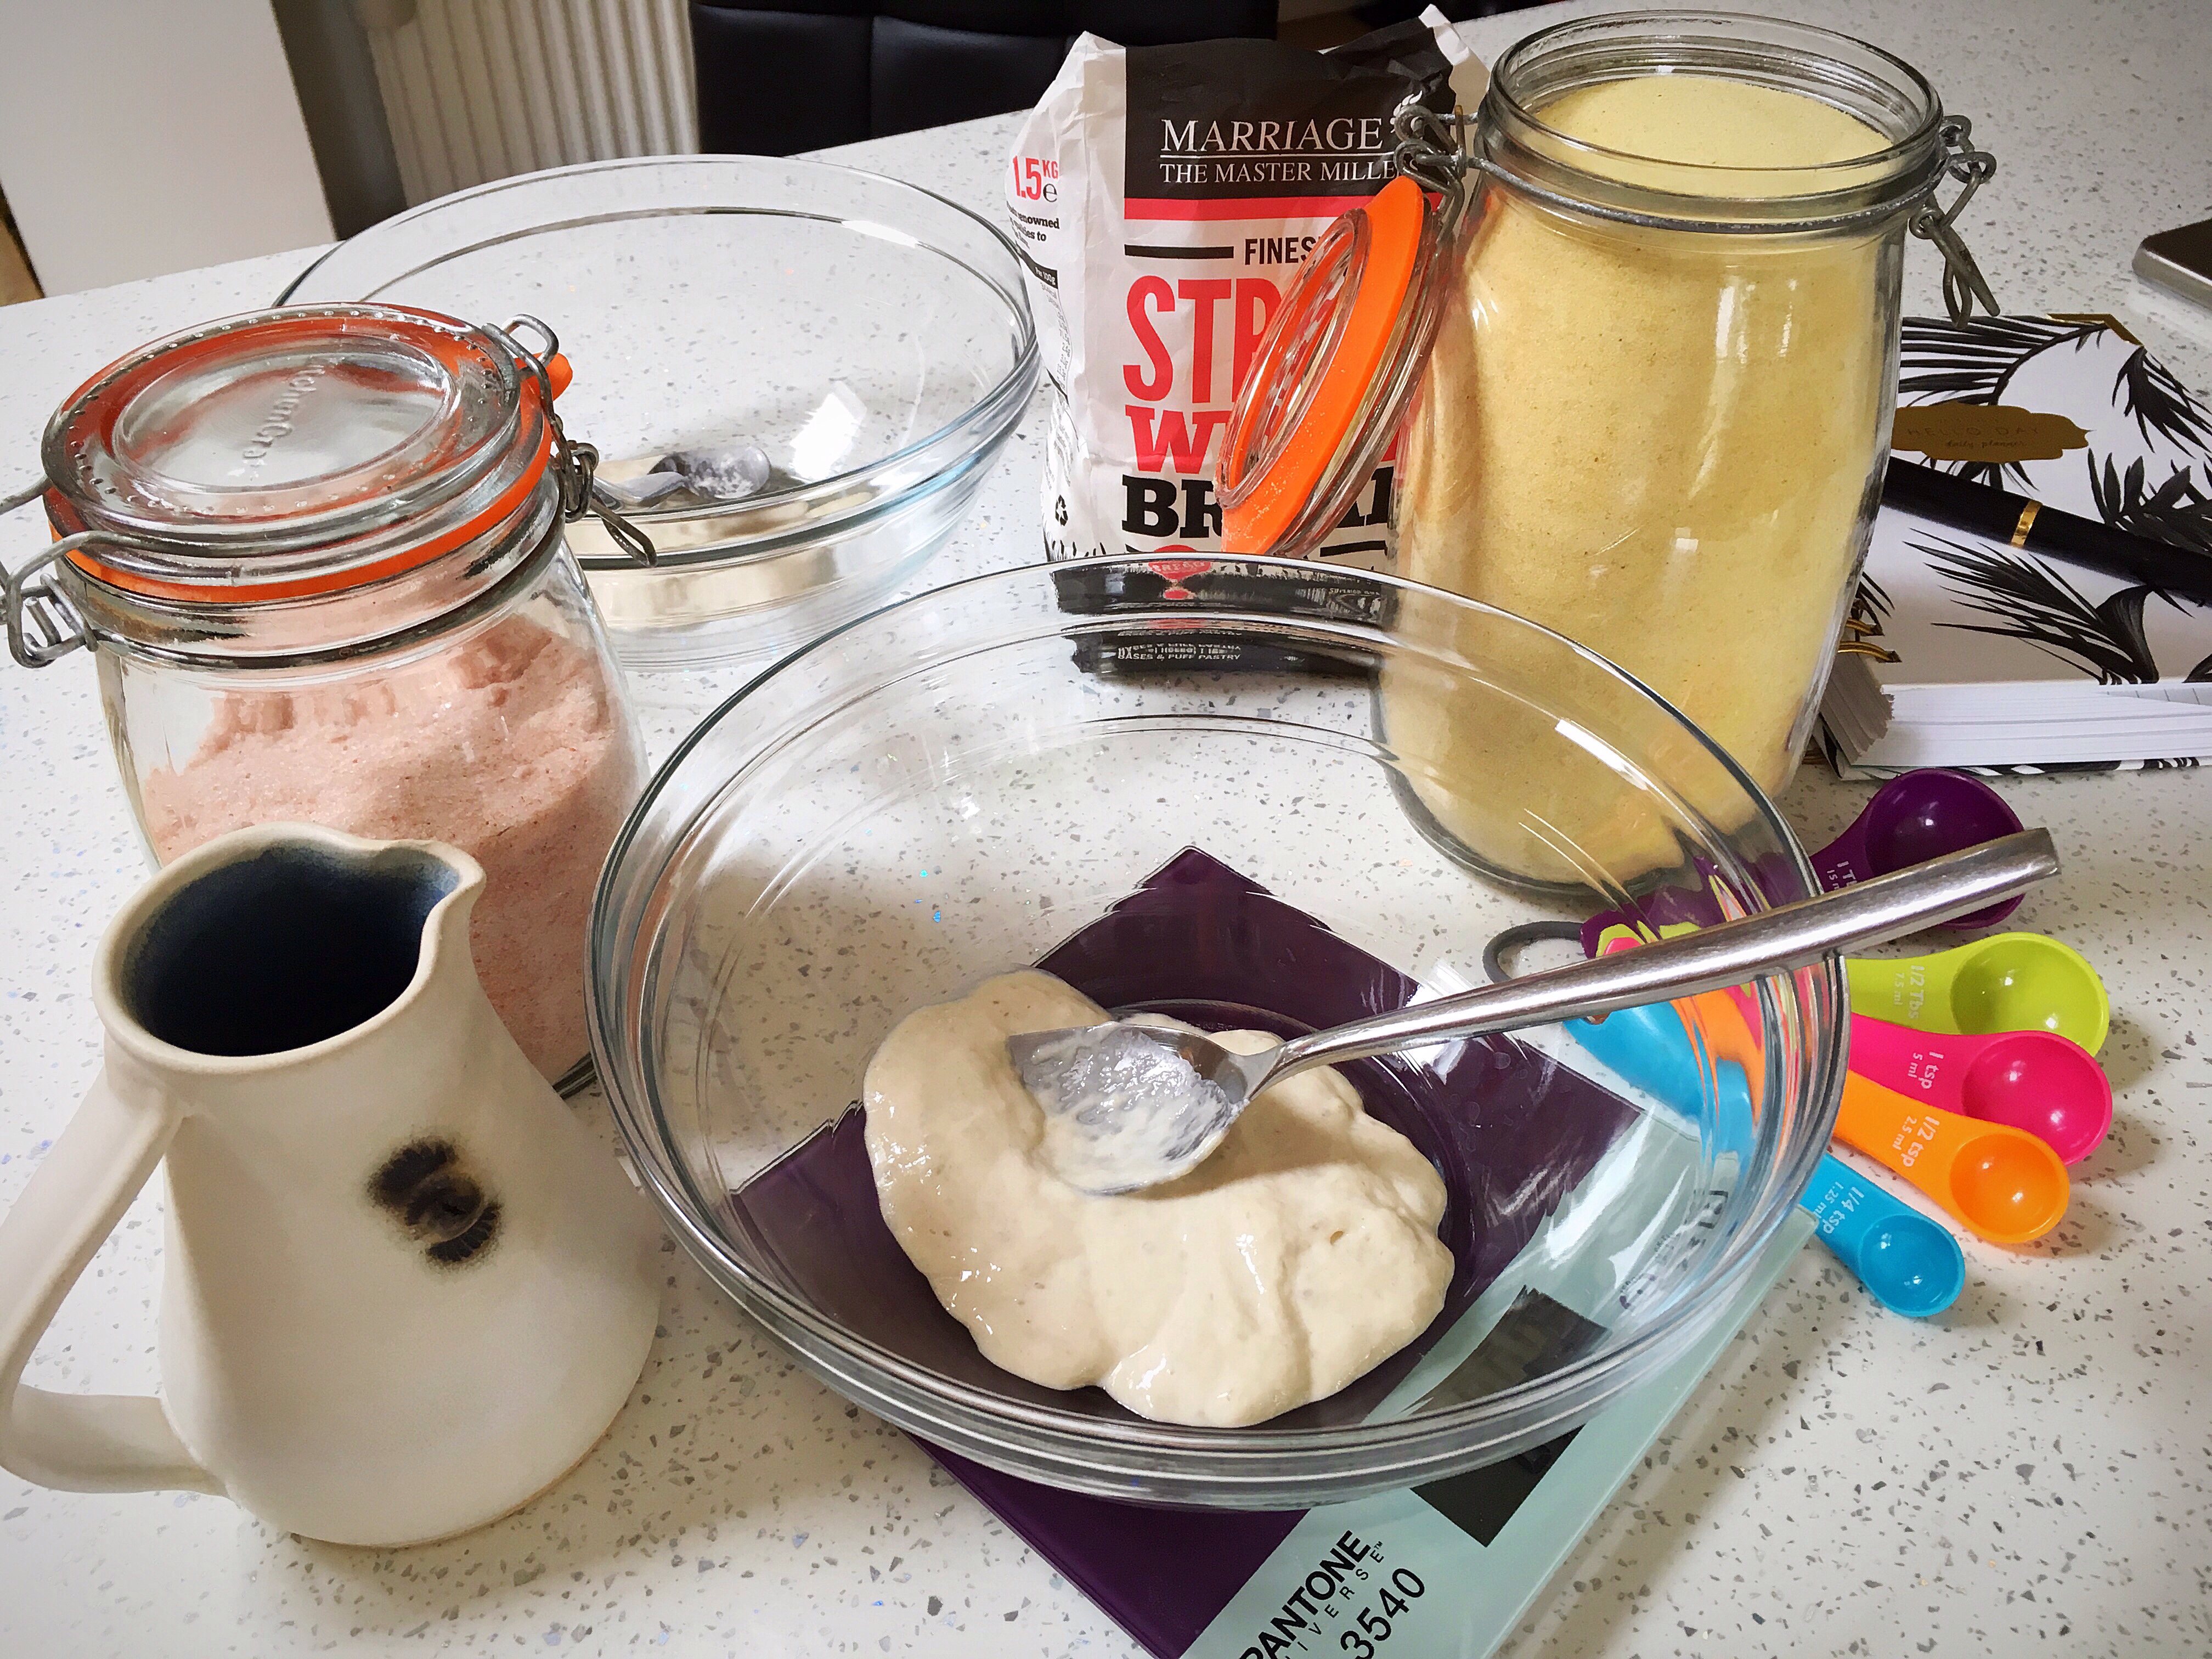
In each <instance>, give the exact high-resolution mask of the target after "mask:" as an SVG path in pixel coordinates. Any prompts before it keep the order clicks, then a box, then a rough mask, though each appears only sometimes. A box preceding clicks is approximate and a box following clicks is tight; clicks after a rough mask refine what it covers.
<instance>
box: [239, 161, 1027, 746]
mask: <svg viewBox="0 0 2212 1659" xmlns="http://www.w3.org/2000/svg"><path fill="white" fill-rule="evenodd" d="M757 166H773V167H796V168H799V170H801V171H802V172H808V173H835V174H842V175H844V176H846V177H848V178H851V179H860V180H864V181H866V183H868V184H870V185H888V186H890V188H891V189H892V190H894V191H904V192H907V193H908V194H909V195H912V196H915V197H921V198H922V199H924V200H926V201H927V202H931V203H933V204H936V205H937V206H939V207H941V208H946V209H950V210H951V211H952V212H954V213H956V214H958V215H959V216H961V217H962V218H963V219H967V220H969V221H970V222H973V223H974V224H975V226H976V227H977V228H980V229H981V230H983V231H984V232H986V233H987V234H988V235H989V236H990V238H991V240H993V241H994V242H996V243H997V244H998V246H999V247H1000V251H1001V252H1004V253H1005V254H1006V257H1007V258H1008V260H1009V261H1010V262H1011V263H1012V266H1013V269H1014V271H1015V273H1016V277H1015V284H1014V286H1013V287H1012V288H1011V289H1009V288H1006V287H1005V286H1002V285H1001V284H1000V283H997V282H995V281H994V280H993V279H992V278H990V277H989V276H986V275H984V274H983V273H982V272H981V271H977V270H973V269H972V268H971V267H969V266H968V265H967V264H965V263H964V262H962V261H957V260H956V261H955V263H957V264H961V268H962V269H963V270H967V271H968V272H969V275H970V276H975V278H976V279H977V280H979V281H981V282H982V283H984V284H985V285H986V286H987V287H989V288H990V289H992V290H993V291H994V292H995V293H996V294H997V295H999V296H1000V299H1001V300H1003V301H1005V302H1006V307H1007V310H1008V311H1009V312H1010V313H1012V317H1013V319H1014V321H1015V323H1016V325H1018V331H1019V333H1018V342H1017V349H1016V350H1015V353H1014V360H1013V362H1012V363H1011V364H1010V365H1009V366H1008V368H1007V369H1006V373H1005V374H1002V375H1000V377H999V379H998V380H995V381H994V382H993V383H992V385H991V386H989V387H987V389H986V390H985V391H984V392H982V394H981V396H979V397H977V398H974V399H973V400H972V401H971V402H969V404H968V405H967V406H966V407H965V408H964V409H963V410H961V411H960V412H959V413H958V414H957V415H956V416H953V417H952V418H951V419H950V420H948V421H946V422H944V423H943V424H941V425H939V426H938V427H937V428H934V429H933V430H932V431H930V432H927V433H926V434H924V435H922V436H921V437H918V438H916V439H915V440H913V441H910V442H908V443H907V444H905V445H903V446H902V447H899V448H898V449H896V450H893V451H891V452H890V453H887V454H883V455H878V456H877V457H875V458H874V459H872V460H868V461H865V462H863V463H862V464H860V465H858V466H854V467H848V468H847V469H846V470H845V471H842V472H839V473H835V474H832V475H831V476H829V477H825V478H817V479H814V480H811V481H810V482H809V483H805V485H803V486H801V487H799V488H798V489H785V490H779V491H777V492H775V494H773V495H749V496H747V497H745V498H744V500H743V501H732V502H729V503H727V504H726V507H727V510H728V512H729V513H730V514H731V515H732V516H734V515H737V514H738V513H752V512H756V511H757V510H758V509H760V508H761V507H769V506H775V505H777V504H779V503H784V502H789V501H796V500H803V499H805V498H806V497H808V496H820V497H822V498H823V499H825V500H828V499H834V498H835V497H836V495H840V494H842V493H845V492H847V491H849V490H850V489H854V487H855V486H857V485H859V484H860V483H865V482H866V481H867V480H868V479H869V478H870V477H872V476H873V475H875V474H876V473H878V472H884V471H894V470H896V469H898V468H899V467H901V466H902V465H903V464H905V463H908V462H911V461H913V460H914V459H915V458H916V457H918V456H922V455H925V454H927V453H928V452H929V450H930V449H931V448H932V447H934V446H937V445H939V444H942V443H944V442H945V441H946V440H947V439H948V438H955V437H957V436H958V435H959V433H960V431H961V429H962V428H964V427H966V426H968V425H969V423H971V422H973V421H974V420H975V417H976V416H977V414H978V413H979V412H980V411H983V410H990V409H993V408H995V407H996V406H997V405H999V404H1001V403H1004V402H1006V401H1007V400H1008V399H1009V398H1012V399H1013V400H1014V401H1015V403H1016V404H1017V408H1016V410H1015V413H1016V415H1017V416H1018V412H1019V409H1020V408H1021V407H1024V406H1026V405H1027V404H1028V402H1029V399H1030V397H1031V396H1032V395H1033V394H1034V392H1035V389H1036V380H1038V378H1039V376H1040V372H1041V369H1042V362H1043V359H1042V348H1041V347H1040V346H1039V344H1038V342H1037V332H1036V316H1035V315H1034V314H1033V313H1032V312H1031V310H1030V303H1029V295H1028V294H1027V293H1026V292H1025V291H1024V289H1023V287H1022V285H1021V282H1020V276H1019V273H1020V270H1021V262H1022V256H1021V250H1020V249H1019V248H1018V247H1017V246H1015V245H1014V242H1013V240H1012V238H1011V237H1009V236H1008V235H1007V234H1006V232H1005V231H1003V230H1001V229H1000V228H999V227H998V226H996V225H994V224H993V223H992V222H990V221H989V220H988V219H986V218H984V217H983V216H982V215H981V214H979V213H977V212H975V210H973V209H971V208H967V207H963V206H962V205H961V204H959V203H957V202H956V201H954V200H952V199H951V197H948V196H944V195H941V194H939V192H938V191H933V190H931V189H929V188H928V187H927V185H917V184H912V183H909V182H908V180H906V179H894V178H892V177H891V176H890V174H889V173H876V172H873V171H872V170H870V169H869V168H866V167H848V166H846V165H845V164H844V163H842V162H838V161H812V160H809V159H807V158H806V157H804V156H796V155H793V156H776V155H624V156H617V157H614V158H611V159H610V160H607V161H578V162H574V163H573V164H571V165H569V166H568V167H541V168H539V169H538V171H536V172H534V173H515V174H513V175H512V176H510V177H507V178H505V179H489V180H487V181H486V182H484V183H483V184H480V185H471V186H470V187H469V188H467V189H465V190H458V191H453V192H452V193H451V194H449V195H445V196H435V197H431V198H430V199H429V200H428V201H427V202H420V203H417V204H416V205H414V206H413V207H410V208H408V209H406V210H404V211H402V212H399V213H395V214H393V215H392V216H391V217H390V218H388V219H381V220H379V221H378V222H376V223H375V224H373V225H370V226H368V227H367V228H364V229H362V230H358V231H356V232H355V233H354V234H352V235H351V236H349V237H346V238H345V239H343V240H341V241H339V242H337V243H336V244H334V245H333V246H330V247H327V248H325V249H324V250H323V252H320V253H319V254H317V255H316V256H315V258H314V260H313V263H311V264H309V265H308V266H307V269H306V270H302V271H301V272H300V274H299V275H298V276H295V277H293V278H292V280H291V281H290V282H289V283H286V284H285V285H284V289H283V292H282V293H281V294H279V295H277V296H276V304H277V305H279V306H289V305H292V304H294V303H295V301H294V300H293V298H292V296H293V295H295V294H296V293H297V292H299V290H300V289H301V286H302V285H304V284H305V283H307V281H308V279H309V278H310V277H312V276H314V275H315V273H316V272H318V271H319V270H322V269H323V268H324V267H325V265H327V264H330V263H331V261H332V260H334V259H336V258H338V257H339V256H340V255H342V254H343V253H344V252H346V251H347V250H348V249H349V248H352V247H353V246H355V245H356V243H358V242H360V241H362V240H364V239H367V238H370V237H374V236H376V235H377V234H378V233H379V232H380V231H386V230H392V231H398V230H399V229H400V228H403V227H405V226H408V225H410V224H413V223H415V222H419V221H422V220H424V219H428V218H429V217H432V216H435V215H436V214H440V213H443V212H446V211H447V210H451V209H453V208H455V207H457V206H459V205H460V204H464V203H469V202H476V201H482V200H485V199H488V198H489V197H493V196H496V195H501V194H504V193H506V192H508V191H523V190H531V189H535V188H537V187H538V186H539V185H544V184H546V183H547V182H549V181H550V180H555V179H574V178H580V177H589V176H592V175H596V174H599V173H618V172H623V171H629V170H635V169H646V170H659V171H664V172H669V173H677V172H683V171H688V170H690V169H692V168H719V169H721V170H723V171H726V172H734V173H738V174H740V175H742V174H743V173H744V172H746V171H749V170H750V168H752V167H757ZM708 211H711V210H705V209H684V210H671V209H652V208H642V209H639V210H635V211H631V212H620V213H595V214H589V215H580V216H574V217H570V218H563V219H556V220H550V221H547V222H542V223H539V224H536V225H532V226H529V227H526V228H520V229H516V230H514V231H512V232H509V233H507V234H504V235H500V236H494V237H490V238H487V239H485V240H482V241H478V242H476V243H472V244H471V245H470V246H466V247H460V248H454V249H451V250H449V251H447V252H445V253H442V254H441V255H439V256H438V258H437V259H436V260H433V261H431V262H429V263H430V264H437V263H441V262H442V261H443V260H446V259H449V258H454V257H455V256H456V255H459V254H461V253H471V252H477V251H478V250H480V249H482V248H485V247H491V246H498V245H499V244H501V243H503V242H510V241H514V240H520V239H521V238H523V237H526V236H535V235H542V234H545V233H547V232H549V231H556V230H566V229H570V228H574V227H576V226H580V225H589V224H605V223H610V222H622V221H627V220H630V219H652V218H673V217H691V216H698V215H701V214H703V213H706V212H708ZM726 211H730V212H742V213H744V214H747V215H750V216H755V217H759V218H765V219H795V220H804V221H806V222H810V223H816V224H834V225H838V226H841V227H843V228H848V229H850V228H852V226H853V224H854V221H852V220H849V219H847V218H845V217H843V216H840V215H839V214H836V213H834V212H814V213H808V212H801V211H799V210H795V209H788V208H767V209H730V210H726ZM870 223H871V224H874V225H875V226H876V227H877V229H876V230H874V231H868V230H863V231H859V232H855V233H854V234H860V235H864V236H868V237H870V238H871V239H872V240H890V239H887V238H884V237H882V236H881V235H880V234H878V232H880V231H883V230H891V231H896V230H897V229H898V227H897V226H896V224H888V223H883V222H877V221H870ZM902 234H903V233H902ZM909 240H911V242H912V243H913V245H914V246H917V247H921V248H922V249H924V250H926V251H927V252H933V253H938V254H939V255H940V256H941V257H945V258H950V257H951V256H950V255H947V254H945V252H944V250H942V249H939V248H938V247H936V246H935V245H934V244H933V243H929V242H926V241H923V240H921V239H920V238H909ZM426 269H428V265H427V264H425V265H418V266H416V268H415V270H410V271H409V272H408V273H407V275H408V276H414V275H416V274H418V273H419V272H420V271H422V270H426ZM297 303H301V304H313V303H319V302H318V301H298V302H297ZM355 303H363V304H366V303H372V302H370V301H355ZM373 303H378V304H389V303H392V302H391V301H374V302H373ZM462 320H463V321H471V320H473V319H462ZM501 326H504V324H501ZM996 429H997V428H996V427H995V426H994V428H993V430H994V432H995V431H996ZM583 436H586V437H588V436H590V435H589V434H584V435H583ZM982 447H987V446H984V445H963V446H961V447H960V452H961V457H962V459H966V457H967V456H968V454H969V453H972V452H974V451H975V450H979V449H981V448H982ZM956 465H957V463H956ZM947 470H949V469H946V468H939V469H938V470H937V472H933V473H931V474H929V475H928V476H927V477H922V478H920V479H918V480H916V481H915V484H913V485H909V486H908V487H907V488H906V489H902V490H899V491H898V492H896V495H894V496H892V497H890V498H889V499H890V501H903V500H905V499H907V498H908V496H910V495H914V494H915V490H916V488H917V486H919V487H921V488H924V489H926V488H927V487H929V486H933V485H934V484H935V483H937V482H938V476H937V475H938V472H941V471H947ZM884 505H885V502H884V501H883V500H879V499H875V498H870V499H866V500H864V501H862V502H861V503H860V506H859V507H857V508H856V509H855V510H854V511H853V512H848V513H841V514H835V515H832V516H829V517H826V518H823V519H819V520H814V519H810V520H807V521H806V523H805V530H806V532H807V540H808V543H809V544H811V543H812V542H815V541H818V540H820V539H821V538H823V536H825V535H829V534H832V533H835V532H836V531H837V530H838V529H839V527H840V526H842V525H843V524H844V523H845V521H846V520H849V519H854V518H855V517H860V516H866V515H868V514H870V513H872V512H873V511H874V510H875V509H878V508H880V507H883V506H884ZM623 516H624V517H625V518H635V519H637V520H641V521H642V522H643V523H645V524H647V525H648V526H649V525H651V524H652V523H653V520H654V519H655V517H656V516H658V517H659V518H661V519H664V520H676V519H684V520H711V519H713V518H714V517H715V516H716V510H715V509H713V508H708V509H704V510H702V509H699V508H690V507H671V508H665V509H662V510H661V511H660V512H659V513H658V515H656V513H655V512H654V510H653V508H651V507H645V508H641V509H637V510H635V511H625V513H624V514H623ZM647 533H648V534H650V533H651V532H650V531H649V530H648V531H647ZM782 550H783V549H781V548H777V547H753V546H749V545H746V544H738V545H736V546H733V547H731V548H728V549H721V548H702V549H698V550H693V551H692V552H691V554H690V557H689V558H686V557H685V556H684V555H683V554H682V553H678V554H673V555H670V556H666V557H665V559H664V561H663V562H668V563H676V562H693V563H721V562H738V561H740V560H744V559H748V558H754V557H759V556H766V555H773V554H775V553H778V552H780V551H782ZM580 562H582V563H584V564H585V565H586V568H603V567H605V566H610V565H611V566H612V567H613V568H624V569H626V568H631V565H632V561H630V560H629V559H627V558H622V559H604V558H602V559H597V560H580ZM879 608H880V607H879ZM855 620H859V619H858V618H856V619H855ZM716 712H717V713H718V714H719V713H720V711H719V710H718V711H716Z"/></svg>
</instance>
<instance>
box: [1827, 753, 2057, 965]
mask: <svg viewBox="0 0 2212 1659" xmlns="http://www.w3.org/2000/svg"><path fill="white" fill-rule="evenodd" d="M2020 828H2021V823H2020V819H2019V818H2018V817H2016V816H2015V814H2014V812H2013V810H2012V808H2011V807H2009V806H2008V805H2005V803H2004V798H2003V797H2002V795H2000V794H1998V793H1997V792H1996V790H1994V789H1992V788H1990V787H1989V785H1987V784H1986V783H1984V782H1983V781H1981V780H1980V779H1979V778H1976V777H1969V776H1968V775H1966V773H1964V772H1948V771H1942V770H1939V769H1932V768H1930V769H1923V770H1920V771H1917V772H1906V773H1905V774H1903V775H1900V776H1898V777H1894V778H1892V779H1891V780H1890V781H1888V782H1887V783H1885V784H1884V785H1882V787H1881V788H1879V789H1877V790H1875V792H1874V799H1872V800H1870V801H1869V802H1868V803H1867V804H1866V806H1865V809H1864V810H1863V811H1861V812H1860V813H1859V815H1858V817H1855V818H1853V819H1852V820H1851V822H1850V827H1849V828H1848V829H1845V830H1844V833H1843V834H1842V835H1840V836H1837V837H1836V838H1835V840H1833V841H1832V842H1829V843H1828V844H1827V845H1826V847H1823V848H1821V849H1820V851H1819V852H1817V853H1815V854H1813V873H1814V875H1815V876H1817V877H1819V878H1820V885H1821V886H1822V887H1824V888H1826V889H1827V890H1829V891H1831V892H1833V891H1834V890H1836V889H1837V888H1838V887H1848V886H1850V884H1852V883H1853V882H1857V881H1865V880H1866V879H1868V878H1869V877H1873V876H1880V875H1887V873H1888V872H1890V871H1892V870H1901V869H1903V868H1904V867H1905V866H1906V865H1908V864H1917V863H1919V862H1921V861H1922V860H1924V859H1933V858H1941V857H1942V855H1943V854H1946V853H1956V852H1959V851H1960V850H1962V849H1963V848H1968V847H1978V846H1979V845H1980V844H1981V843H1982V842H1985V841H1995V840H1996V838H1997V837H1998V836H2009V835H2015V834H2017V833H2018V832H2019V829H2020ZM2018 908H2020V900H2019V898H2017V897H2014V898H2008V899H2006V900H2004V901H2003V902H2001V903H1997V904H1992V905H1991V906H1990V907H1989V908H1987V909H1986V910H1977V911H1975V912H1974V913H1973V915H1970V916H1959V917H1955V918H1954V919H1953V920H1952V921H1942V922H1938V923H1936V926H1937V927H1996V925H1997V924H1998V923H1999V922H2001V921H2003V920H2004V919H2005V918H2006V917H2007V916H2008V915H2011V914H2012V913H2013V912H2014V911H2015V910H2016V909H2018Z"/></svg>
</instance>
